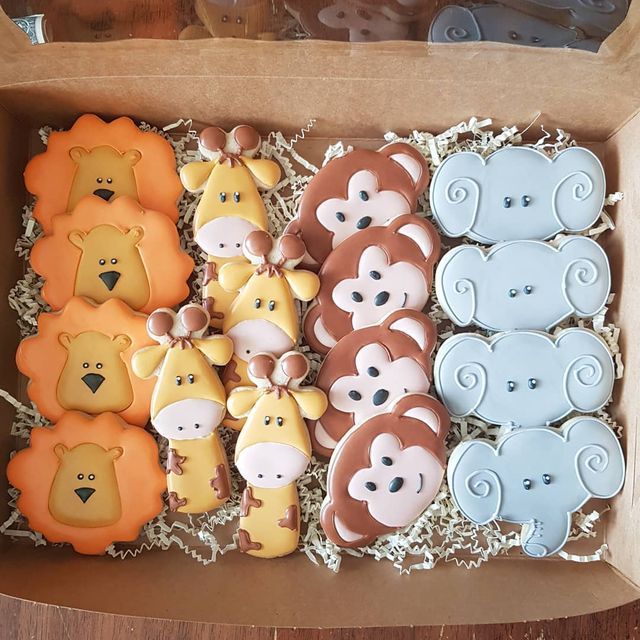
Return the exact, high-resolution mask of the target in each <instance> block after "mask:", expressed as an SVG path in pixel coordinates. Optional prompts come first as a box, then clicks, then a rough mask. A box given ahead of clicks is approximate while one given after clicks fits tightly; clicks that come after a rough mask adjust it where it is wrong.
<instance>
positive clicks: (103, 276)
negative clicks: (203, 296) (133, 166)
mask: <svg viewBox="0 0 640 640" xmlns="http://www.w3.org/2000/svg"><path fill="white" fill-rule="evenodd" d="M31 266H32V267H33V268H34V270H35V271H36V273H38V274H39V275H41V276H42V277H43V278H44V280H45V283H44V286H43V287H42V297H43V298H44V300H45V301H46V302H47V303H48V304H49V305H50V306H51V307H52V308H53V309H54V310H58V309H60V308H62V307H63V306H64V305H65V304H66V303H67V302H68V300H69V299H70V298H71V297H73V296H84V297H87V298H90V299H92V300H93V301H94V302H97V303H101V302H105V301H106V300H109V299H111V298H118V299H119V300H122V301H123V302H126V303H127V304H128V305H129V306H130V307H131V308H132V309H134V310H136V311H143V312H144V313H149V312H151V311H152V310H153V309H156V308H157V307H159V306H165V305H168V306H173V305H174V304H177V303H178V302H180V301H181V300H184V299H185V298H186V297H187V296H188V295H189V286H188V284H187V280H188V279H189V276H190V275H191V272H192V271H193V260H192V259H191V258H190V257H189V256H188V255H187V254H186V253H185V252H184V251H182V250H181V248H180V238H179V236H178V232H177V230H176V227H175V225H174V224H173V223H172V222H171V220H170V219H169V218H168V217H167V216H166V215H165V214H162V213H158V212H156V211H150V210H145V209H143V208H142V207H141V206H140V204H138V202H137V201H135V200H133V199H132V198H130V197H128V196H122V197H120V198H117V199H116V200H114V201H113V202H110V203H107V202H105V201H104V200H101V199H99V198H95V197H91V196H89V197H85V198H83V199H82V200H80V203H79V204H78V206H77V207H76V208H75V209H74V210H73V212H71V213H70V214H68V215H67V214H65V215H58V216H54V217H53V219H52V224H51V235H48V236H43V237H41V238H39V239H38V240H37V241H36V243H35V245H34V246H33V249H32V251H31Z"/></svg>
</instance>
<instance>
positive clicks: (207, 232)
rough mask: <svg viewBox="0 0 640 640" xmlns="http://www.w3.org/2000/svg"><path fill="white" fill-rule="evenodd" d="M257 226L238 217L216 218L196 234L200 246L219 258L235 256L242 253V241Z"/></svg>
mask: <svg viewBox="0 0 640 640" xmlns="http://www.w3.org/2000/svg"><path fill="white" fill-rule="evenodd" d="M255 229H257V227H256V226H255V225H254V224H252V223H251V222H249V221H248V220H245V219H244V218H237V217H224V218H214V219H213V220H211V221H209V222H207V223H206V224H204V225H203V226H202V227H200V229H198V231H196V234H195V241H196V243H197V244H198V246H199V247H200V248H201V249H202V250H203V251H206V252H207V254H208V255H210V256H215V257H217V258H235V257H238V256H241V255H242V243H243V242H244V239H245V238H246V237H247V235H248V234H249V233H251V231H254V230H255Z"/></svg>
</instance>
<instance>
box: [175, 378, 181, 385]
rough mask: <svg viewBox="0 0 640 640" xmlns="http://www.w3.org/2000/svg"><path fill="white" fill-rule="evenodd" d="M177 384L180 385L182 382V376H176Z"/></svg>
mask: <svg viewBox="0 0 640 640" xmlns="http://www.w3.org/2000/svg"><path fill="white" fill-rule="evenodd" d="M176 384H177V385H178V386H180V385H181V384H182V376H176Z"/></svg>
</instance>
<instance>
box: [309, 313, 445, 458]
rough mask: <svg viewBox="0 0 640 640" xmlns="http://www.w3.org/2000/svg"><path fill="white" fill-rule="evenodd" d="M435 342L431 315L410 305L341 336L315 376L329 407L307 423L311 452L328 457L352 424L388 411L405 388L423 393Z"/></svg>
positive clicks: (428, 376) (427, 381)
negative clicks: (379, 321) (380, 321)
mask: <svg viewBox="0 0 640 640" xmlns="http://www.w3.org/2000/svg"><path fill="white" fill-rule="evenodd" d="M435 344H436V331H435V327H434V326H433V323H432V322H431V320H430V319H429V318H428V317H427V316H426V315H425V314H423V313H421V312H420V311H412V310H410V309H401V310H400V311H394V312H393V313H391V314H389V315H388V316H387V317H386V318H385V319H384V320H383V321H382V323H381V324H379V325H375V326H372V327H364V328H362V329H357V330H356V331H353V332H352V333H350V334H348V335H346V336H344V338H341V339H340V340H339V341H338V343H337V344H336V346H335V347H333V349H331V351H329V354H328V355H327V357H326V358H325V359H324V361H323V363H322V366H321V367H320V371H319V372H318V377H317V379H316V384H317V385H318V387H319V388H320V389H322V390H323V391H324V392H325V393H326V394H327V398H328V400H329V406H328V407H327V411H326V412H325V414H324V415H323V416H322V418H321V419H320V420H317V421H316V422H313V423H310V424H309V433H310V435H311V441H312V443H313V449H314V451H315V452H316V453H318V454H320V455H323V456H330V455H331V453H332V451H333V450H334V449H335V448H336V446H337V444H338V441H339V440H340V438H342V436H344V434H345V433H346V432H347V431H349V429H350V428H351V427H352V426H353V425H354V424H360V423H362V422H364V421H365V420H367V419H368V418H370V417H371V416H373V415H375V414H377V413H384V412H385V411H388V407H389V406H390V405H392V404H393V403H394V402H396V401H397V400H398V398H399V397H400V396H402V395H405V394H406V393H414V392H421V393H427V392H428V391H429V386H430V380H431V353H432V352H433V348H434V346H435Z"/></svg>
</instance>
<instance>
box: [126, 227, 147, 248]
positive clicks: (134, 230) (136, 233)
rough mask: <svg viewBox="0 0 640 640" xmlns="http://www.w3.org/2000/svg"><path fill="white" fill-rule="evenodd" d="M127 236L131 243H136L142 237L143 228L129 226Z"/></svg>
mask: <svg viewBox="0 0 640 640" xmlns="http://www.w3.org/2000/svg"><path fill="white" fill-rule="evenodd" d="M127 238H129V240H131V244H133V245H136V244H138V242H140V240H142V238H144V229H143V228H142V227H131V229H129V231H127Z"/></svg>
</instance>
